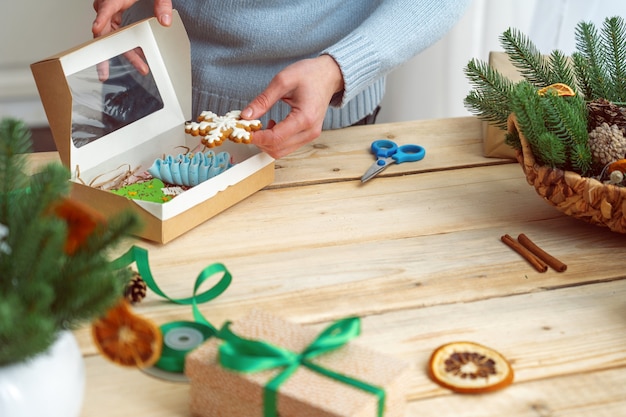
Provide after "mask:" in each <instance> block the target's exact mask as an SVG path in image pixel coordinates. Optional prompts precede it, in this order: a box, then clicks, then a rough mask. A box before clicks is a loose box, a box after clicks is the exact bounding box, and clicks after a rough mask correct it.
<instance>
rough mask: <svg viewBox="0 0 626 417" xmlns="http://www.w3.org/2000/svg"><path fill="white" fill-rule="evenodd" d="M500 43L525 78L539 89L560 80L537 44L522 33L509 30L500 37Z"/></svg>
mask: <svg viewBox="0 0 626 417" xmlns="http://www.w3.org/2000/svg"><path fill="white" fill-rule="evenodd" d="M500 43H501V45H502V47H503V48H504V51H505V52H506V53H507V55H508V56H509V58H510V59H511V62H512V63H513V65H515V67H516V68H518V69H519V71H520V73H521V74H522V75H523V76H524V78H525V79H526V80H527V81H529V82H530V83H531V84H533V85H535V86H537V87H546V86H548V85H550V84H554V83H555V82H559V80H557V79H555V77H554V76H553V74H552V73H551V71H550V65H549V63H548V62H547V60H546V58H545V57H544V56H543V55H542V54H541V53H540V52H539V50H538V49H537V47H536V46H535V44H534V43H533V42H532V41H531V40H530V39H529V38H528V37H527V36H526V35H524V34H523V33H521V32H520V31H518V30H516V29H513V28H509V29H508V30H506V31H505V32H504V33H503V34H502V35H501V36H500Z"/></svg>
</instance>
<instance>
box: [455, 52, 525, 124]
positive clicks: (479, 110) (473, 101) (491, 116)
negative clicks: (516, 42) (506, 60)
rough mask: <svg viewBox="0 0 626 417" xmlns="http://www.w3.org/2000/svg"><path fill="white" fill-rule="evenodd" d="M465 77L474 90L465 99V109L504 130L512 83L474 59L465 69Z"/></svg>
mask: <svg viewBox="0 0 626 417" xmlns="http://www.w3.org/2000/svg"><path fill="white" fill-rule="evenodd" d="M465 75H466V76H467V78H468V80H469V82H470V84H471V85H473V86H474V88H475V90H473V91H470V93H469V94H468V95H467V97H466V98H465V101H464V104H465V107H466V108H467V109H468V110H470V111H471V112H472V113H474V114H476V115H477V116H478V117H479V118H481V119H482V120H486V121H488V122H491V123H493V124H494V125H496V126H498V127H500V128H502V129H506V124H507V118H508V116H509V114H510V110H509V108H508V101H509V95H510V93H511V90H512V89H513V86H514V84H513V82H512V81H510V80H509V79H508V78H506V77H505V76H503V75H502V74H501V73H500V72H498V71H497V70H496V69H494V68H492V67H491V66H489V64H487V63H485V62H482V61H478V60H475V59H472V60H471V61H470V62H469V63H468V64H467V66H466V67H465Z"/></svg>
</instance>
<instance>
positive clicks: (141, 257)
mask: <svg viewBox="0 0 626 417" xmlns="http://www.w3.org/2000/svg"><path fill="white" fill-rule="evenodd" d="M133 262H135V263H136V265H137V270H138V272H139V274H140V275H141V278H142V279H143V280H144V282H145V283H146V285H147V287H148V288H150V289H151V290H152V291H153V292H155V293H156V294H158V295H160V296H161V297H163V298H165V299H167V300H169V301H171V302H172V303H175V304H180V305H191V308H192V312H193V318H194V320H195V322H187V321H178V322H172V323H167V324H165V325H163V326H161V330H162V331H163V332H164V333H166V332H167V331H170V330H171V329H173V328H177V327H187V328H192V329H195V330H197V331H200V332H201V333H202V335H203V336H204V338H205V339H208V338H209V337H211V336H216V335H217V333H218V330H217V329H216V328H215V326H213V325H212V324H211V323H210V322H209V321H208V320H207V319H206V318H205V317H204V316H203V315H202V313H201V312H200V309H199V308H198V304H201V303H206V302H209V301H211V300H213V299H214V298H216V297H218V296H220V295H221V294H222V293H223V292H224V291H225V290H226V288H228V286H229V285H230V283H231V282H232V275H231V274H230V272H229V271H228V269H227V268H226V266H225V265H224V264H221V263H214V264H211V265H209V266H207V267H206V268H204V269H203V270H202V271H201V272H200V274H199V275H198V277H197V278H196V282H195V284H194V287H193V294H192V296H191V297H186V298H178V299H175V298H171V297H169V296H168V295H167V294H165V293H164V292H163V291H162V290H161V288H159V286H158V285H157V283H156V281H155V279H154V276H153V275H152V271H151V270H150V263H149V261H148V251H147V250H146V249H143V248H140V247H138V246H132V247H131V248H130V249H129V250H128V251H127V252H126V253H125V254H123V255H122V256H120V257H119V258H117V259H116V260H114V261H113V265H114V266H115V267H116V268H118V269H121V268H125V267H127V266H129V265H130V264H132V263H133ZM219 274H222V277H221V278H220V279H219V281H218V282H217V283H216V284H215V285H213V286H212V287H211V288H209V289H208V290H206V291H204V292H201V293H198V291H199V289H200V286H201V285H202V284H203V283H204V282H205V281H207V280H208V279H210V278H211V277H213V276H216V275H219ZM187 352H188V351H177V350H174V349H169V348H168V347H167V346H165V345H164V346H163V355H162V357H161V358H160V359H159V361H158V362H157V363H156V365H155V366H157V367H158V368H161V369H163V370H165V371H169V372H182V371H183V368H184V362H185V360H184V359H185V355H186V354H187Z"/></svg>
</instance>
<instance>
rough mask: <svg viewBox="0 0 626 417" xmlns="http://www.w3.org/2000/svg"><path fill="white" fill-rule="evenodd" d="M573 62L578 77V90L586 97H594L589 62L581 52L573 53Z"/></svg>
mask: <svg viewBox="0 0 626 417" xmlns="http://www.w3.org/2000/svg"><path fill="white" fill-rule="evenodd" d="M572 62H573V65H574V75H575V77H576V85H577V86H578V90H579V91H580V92H581V94H582V95H583V96H584V97H593V95H594V93H593V90H592V87H591V74H590V73H589V72H590V71H589V67H588V65H587V60H586V58H585V57H584V56H583V54H582V53H580V52H574V53H572Z"/></svg>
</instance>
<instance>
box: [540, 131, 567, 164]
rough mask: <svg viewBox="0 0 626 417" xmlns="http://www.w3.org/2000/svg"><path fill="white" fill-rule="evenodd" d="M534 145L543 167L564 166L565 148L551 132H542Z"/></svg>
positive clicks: (565, 159)
mask: <svg viewBox="0 0 626 417" xmlns="http://www.w3.org/2000/svg"><path fill="white" fill-rule="evenodd" d="M534 144H535V148H536V149H539V150H540V151H539V152H540V154H539V155H540V157H541V158H540V159H541V161H542V164H543V165H547V166H551V167H553V168H558V167H562V166H563V165H565V163H566V161H567V155H566V146H565V144H564V143H563V141H562V140H561V139H560V138H559V137H558V136H557V135H555V134H554V133H552V132H544V133H542V134H541V135H539V136H538V137H537V138H536V139H535V141H534ZM533 154H534V151H533Z"/></svg>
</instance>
